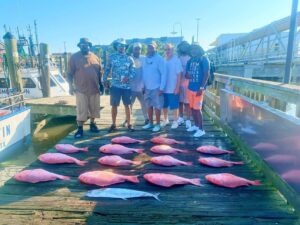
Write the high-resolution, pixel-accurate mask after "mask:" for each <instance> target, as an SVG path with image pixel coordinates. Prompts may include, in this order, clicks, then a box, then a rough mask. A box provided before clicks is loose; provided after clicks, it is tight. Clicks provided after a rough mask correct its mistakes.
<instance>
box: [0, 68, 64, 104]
mask: <svg viewBox="0 0 300 225" xmlns="http://www.w3.org/2000/svg"><path fill="white" fill-rule="evenodd" d="M21 74H22V81H23V89H24V98H26V99H31V98H42V97H43V94H42V87H41V76H40V74H39V71H38V70H37V69H36V68H23V69H21ZM5 75H6V74H5V73H4V72H2V73H1V72H0V97H5V96H7V95H8V92H11V90H10V87H11V86H10V82H9V78H7V77H8V76H5ZM8 84H9V85H8ZM67 95H69V85H68V83H67V81H66V79H65V78H64V77H63V76H62V75H61V73H60V72H59V69H57V68H51V70H50V97H56V96H67Z"/></svg>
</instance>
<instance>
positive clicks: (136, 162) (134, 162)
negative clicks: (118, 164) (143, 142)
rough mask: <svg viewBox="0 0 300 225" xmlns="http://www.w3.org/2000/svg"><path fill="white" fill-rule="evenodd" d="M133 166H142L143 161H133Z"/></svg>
mask: <svg viewBox="0 0 300 225" xmlns="http://www.w3.org/2000/svg"><path fill="white" fill-rule="evenodd" d="M132 164H133V165H137V166H138V165H141V164H142V161H132Z"/></svg>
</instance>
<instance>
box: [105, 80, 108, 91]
mask: <svg viewBox="0 0 300 225" xmlns="http://www.w3.org/2000/svg"><path fill="white" fill-rule="evenodd" d="M104 87H105V88H107V89H108V88H109V82H108V81H107V80H106V81H104Z"/></svg>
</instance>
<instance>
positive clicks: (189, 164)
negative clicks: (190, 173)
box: [184, 162, 193, 166]
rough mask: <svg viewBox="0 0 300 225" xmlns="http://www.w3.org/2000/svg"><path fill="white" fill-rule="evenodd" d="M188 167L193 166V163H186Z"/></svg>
mask: <svg viewBox="0 0 300 225" xmlns="http://www.w3.org/2000/svg"><path fill="white" fill-rule="evenodd" d="M184 164H185V165H186V166H192V165H193V162H185V163H184Z"/></svg>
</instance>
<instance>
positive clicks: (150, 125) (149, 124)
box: [143, 123, 153, 129]
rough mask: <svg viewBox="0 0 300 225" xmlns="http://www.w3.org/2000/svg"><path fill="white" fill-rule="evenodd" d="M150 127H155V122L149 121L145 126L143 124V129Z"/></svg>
mask: <svg viewBox="0 0 300 225" xmlns="http://www.w3.org/2000/svg"><path fill="white" fill-rule="evenodd" d="M150 128H153V124H151V123H148V124H146V125H145V126H143V129H150Z"/></svg>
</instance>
